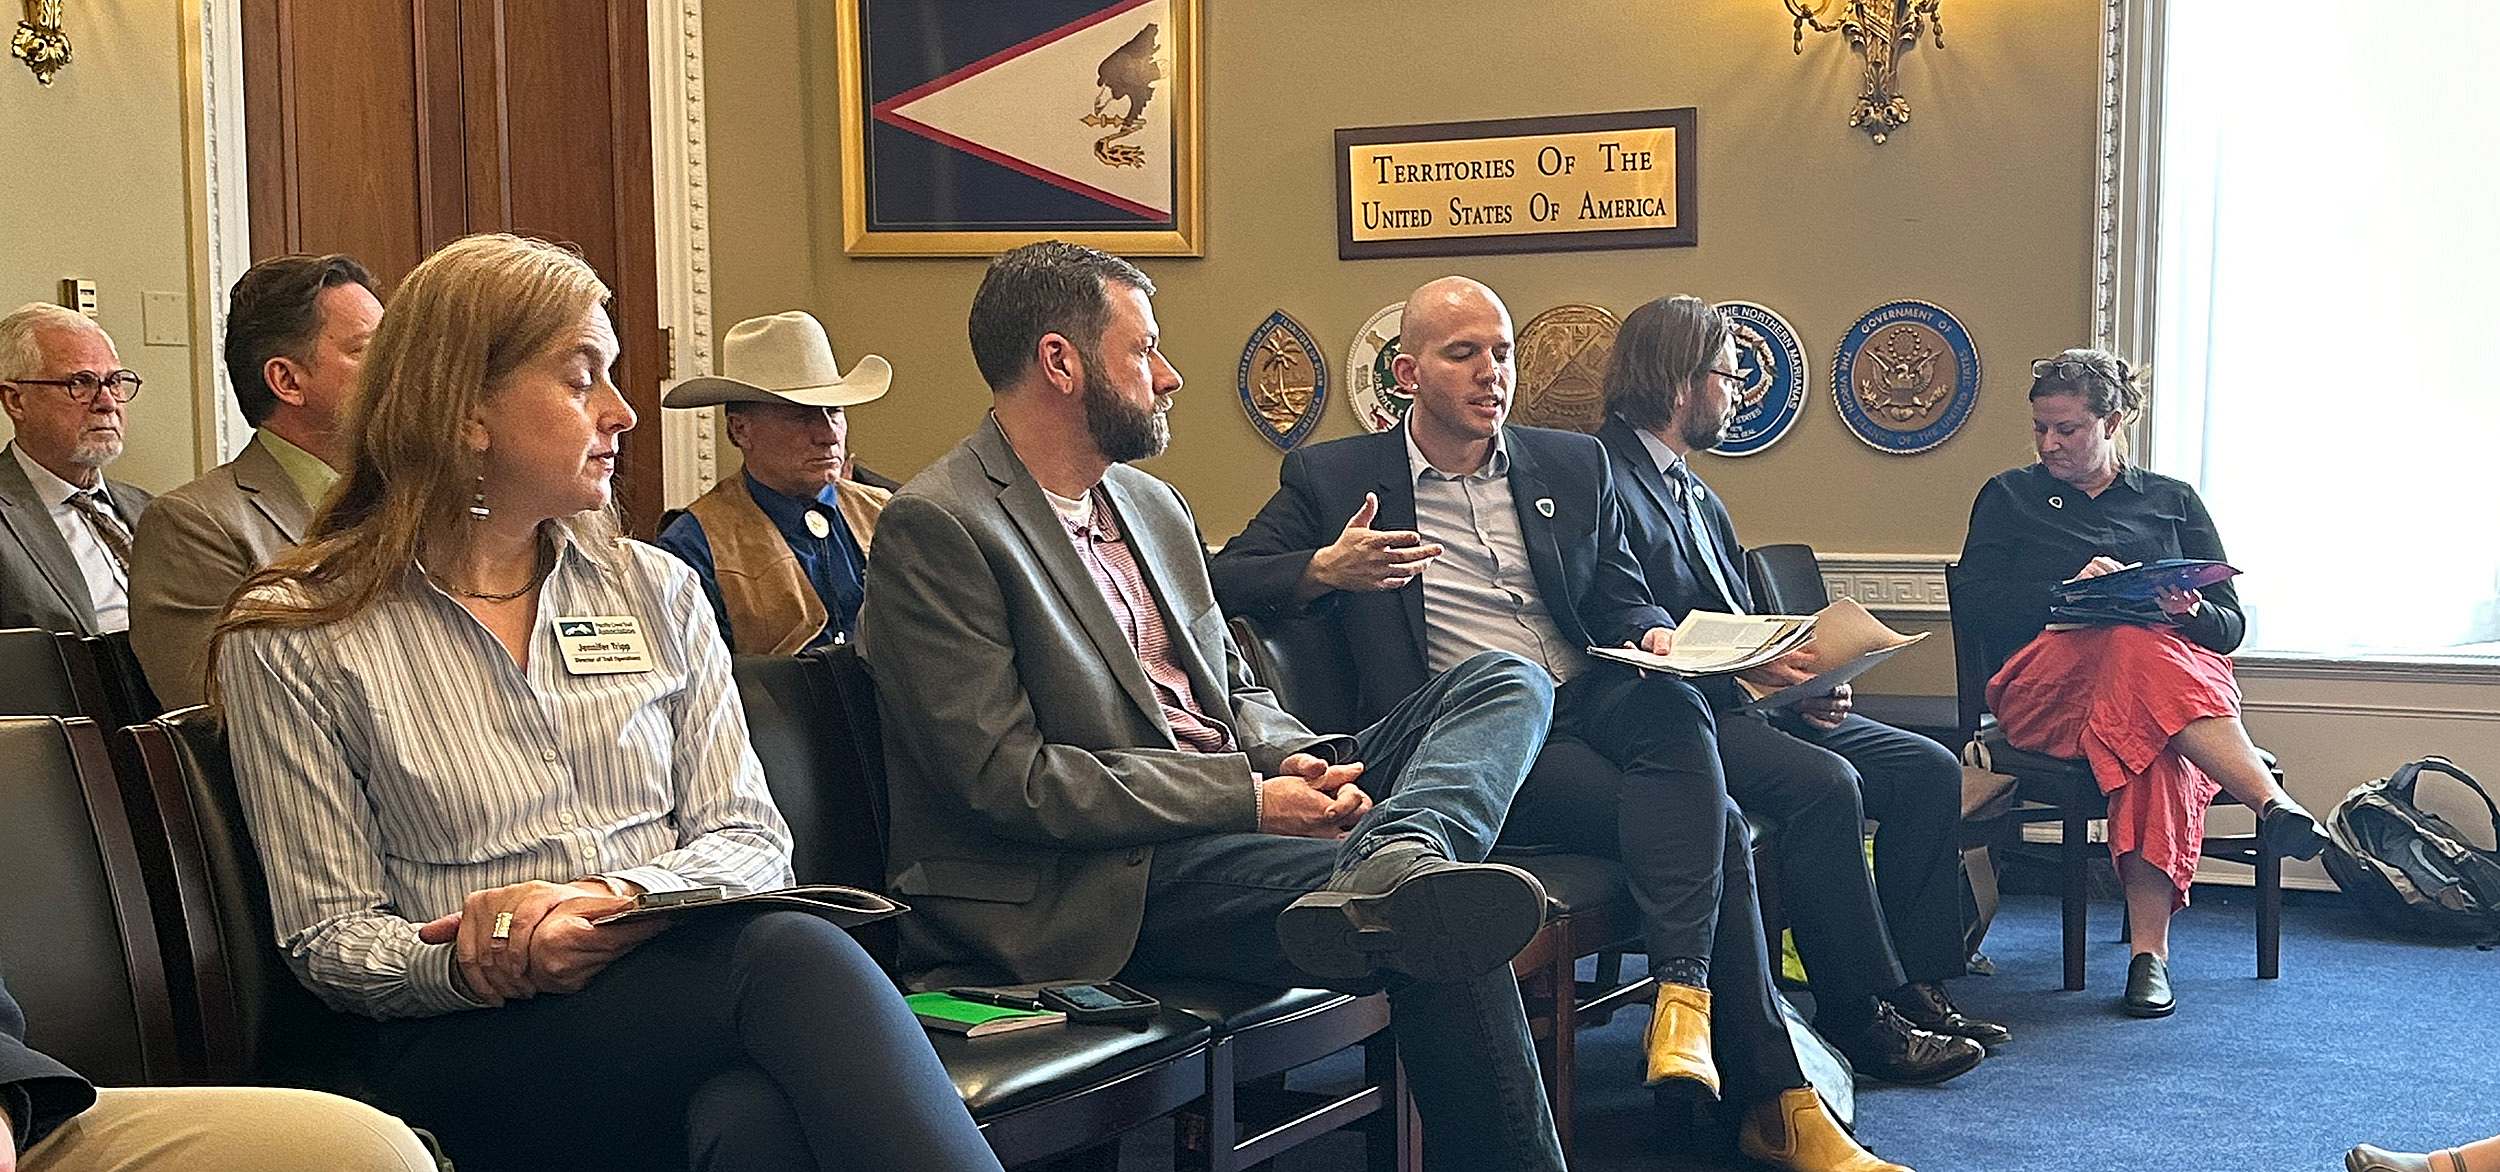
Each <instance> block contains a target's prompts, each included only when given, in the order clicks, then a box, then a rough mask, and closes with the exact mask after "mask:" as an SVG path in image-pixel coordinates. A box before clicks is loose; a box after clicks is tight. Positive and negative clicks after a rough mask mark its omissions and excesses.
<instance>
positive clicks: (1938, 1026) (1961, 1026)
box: [1884, 981, 2014, 1049]
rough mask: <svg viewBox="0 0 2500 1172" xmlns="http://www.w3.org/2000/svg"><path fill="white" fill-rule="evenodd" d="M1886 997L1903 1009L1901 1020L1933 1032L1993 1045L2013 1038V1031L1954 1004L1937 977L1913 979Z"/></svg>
mask: <svg viewBox="0 0 2500 1172" xmlns="http://www.w3.org/2000/svg"><path fill="white" fill-rule="evenodd" d="M1884 1000H1885V1002H1887V1003H1888V1004H1890V1005H1891V1006H1892V1007H1893V1008H1894V1009H1898V1010H1900V1011H1901V1018H1902V1020H1904V1021H1907V1022H1909V1023H1910V1024H1911V1025H1914V1026H1917V1027H1918V1028H1920V1029H1922V1030H1925V1031H1927V1032H1928V1033H1931V1034H1951V1035H1953V1036H1954V1037H1957V1038H1969V1039H1970V1040H1971V1041H1974V1042H1977V1043H1979V1044H1980V1045H1982V1046H1987V1047H1989V1048H1991V1049H1993V1048H1995V1047H1998V1046H2002V1045H2004V1044H2006V1043H2007V1042H2011V1041H2013V1040H2014V1031H2012V1030H2009V1029H2007V1028H2005V1027H2004V1026H2001V1025H1998V1024H1997V1023H1995V1022H1992V1021H1981V1020H1979V1019H1978V1018H1975V1017H1972V1016H1970V1015H1969V1014H1966V1013H1964V1012H1962V1011H1961V1010H1959V1009H1956V1008H1954V1007H1953V1002H1952V1000H1951V999H1950V998H1947V997H1946V996H1945V995H1944V986H1943V985H1940V984H1937V983H1936V982H1934V981H1912V982H1911V983H1909V984H1907V985H1903V986H1901V987H1900V988H1898V989H1895V990H1893V991H1892V992H1890V993H1886V994H1884Z"/></svg>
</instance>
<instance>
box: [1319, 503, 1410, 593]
mask: <svg viewBox="0 0 2500 1172" xmlns="http://www.w3.org/2000/svg"><path fill="white" fill-rule="evenodd" d="M1379 515H1380V496H1379V494H1377V493H1368V492H1367V493H1364V494H1363V504H1362V507H1360V508H1358V509H1356V510H1354V516H1352V517H1350V518H1348V519H1347V520H1346V523H1345V529H1344V530H1343V531H1342V532H1339V533H1338V534H1337V540H1335V541H1333V542H1330V543H1329V544H1328V545H1327V546H1325V547H1323V548H1322V549H1320V551H1319V552H1317V553H1314V554H1312V555H1311V564H1310V566H1309V567H1308V568H1306V569H1305V570H1304V571H1303V573H1302V582H1303V587H1304V590H1303V593H1304V594H1305V595H1306V597H1305V598H1304V601H1306V602H1307V601H1309V600H1310V599H1312V598H1317V597H1319V596H1320V595H1322V594H1325V593H1327V592H1328V591H1331V590H1348V591H1373V590H1395V589H1397V588H1399V587H1401V586H1404V585H1406V584H1407V583H1409V582H1412V581H1414V580H1415V576H1416V575H1418V574H1421V573H1423V572H1424V567H1426V566H1429V565H1431V564H1432V559H1434V558H1437V557H1439V556H1441V546H1440V545H1439V544H1438V543H1436V542H1430V541H1426V540H1424V538H1423V535H1422V534H1420V533H1417V532H1415V531H1414V530H1412V529H1386V530H1383V529H1374V528H1372V527H1371V524H1372V518H1374V517H1376V516H1379Z"/></svg>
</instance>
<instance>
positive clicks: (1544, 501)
mask: <svg viewBox="0 0 2500 1172" xmlns="http://www.w3.org/2000/svg"><path fill="white" fill-rule="evenodd" d="M1536 511H1537V512H1538V513H1540V514H1543V515H1544V517H1545V519H1546V520H1549V521H1550V520H1553V518H1554V498H1552V497H1550V496H1541V497H1538V498H1536Z"/></svg>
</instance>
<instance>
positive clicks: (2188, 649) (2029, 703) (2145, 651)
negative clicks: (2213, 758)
mask: <svg viewBox="0 0 2500 1172" xmlns="http://www.w3.org/2000/svg"><path fill="white" fill-rule="evenodd" d="M1988 709H1989V711H1991V712H1994V713H1996V716H1997V722H1998V723H1999V724H2001V725H2003V726H2004V728H2005V738H2006V740H2007V742H2008V743H2010V744H2012V745H2013V746H2014V747H2016V748H2019V749H2028V750H2030V751H2032V752H2035V753H2048V754H2052V755H2055V756H2059V757H2080V758H2082V759H2083V760H2085V761H2086V762H2089V763H2090V764H2091V766H2092V776H2093V779H2094V780H2095V781H2098V782H2099V783H2100V787H2101V792H2102V793H2103V794H2105V795H2107V796H2108V799H2109V853H2110V857H2111V858H2112V859H2113V860H2115V859H2117V858H2119V857H2120V856H2123V855H2128V854H2135V855H2138V856H2140V857H2142V858H2143V859H2144V861H2145V862H2148V863H2151V864H2153V865H2154V866H2156V867H2159V868H2161V870H2162V871H2163V872H2164V873H2165V874H2167V875H2169V876H2170V882H2171V884H2172V886H2173V887H2174V888H2175V889H2176V891H2177V895H2176V897H2175V898H2174V899H2173V900H2172V905H2171V906H2172V907H2174V908H2178V907H2185V906H2187V901H2188V899H2187V893H2188V885H2189V884H2190V883H2193V882H2194V881H2195V879H2196V861H2197V857H2198V849H2197V848H2198V846H2199V845H2200V844H2201V843H2202V842H2203V841H2204V838H2205V809H2206V807H2208V806H2210V805H2212V804H2213V800H2214V795H2215V794H2216V793H2219V792H2221V788H2222V787H2221V786H2219V785H2217V784H2216V783H2215V782H2214V780H2213V779H2212V778H2211V777H2208V776H2206V774H2205V772H2204V771H2203V770H2201V769H2198V768H2197V767H2196V766H2195V765H2193V764H2191V763H2189V761H2188V759H2187V758H2185V757H2182V756H2180V755H2179V753H2178V751H2177V750H2175V749H2172V748H2171V747H2170V738H2172V737H2174V736H2177V735H2178V733H2179V730H2180V729H2183V728H2186V727H2187V726H2188V725H2189V723H2191V722H2193V721H2198V720H2203V719H2205V718H2207V717H2215V716H2230V717H2237V716H2238V715H2239V714H2240V688H2239V683H2238V681H2236V680H2234V679H2233V678H2232V676H2231V661H2230V660H2229V659H2228V658H2226V657H2224V656H2222V655H2220V654H2217V653H2215V652H2213V651H2209V650H2207V649H2205V648H2203V647H2199V646H2197V645H2196V644H2194V643H2191V642H2188V641H2187V640H2186V639H2182V638H2180V637H2179V636H2178V635H2177V634H2175V633H2173V632H2170V631H2167V630H2159V629H2156V628H2152V627H2086V628H2082V629H2080V630H2072V631H2042V632H2041V633H2040V635H2039V637H2038V638H2035V639H2033V640H2032V641H2031V642H2030V643H2029V644H2027V645H2025V646H2024V647H2023V649H2022V650H2020V651H2017V652H2015V653H2014V657H2013V658H2012V659H2009V660H2006V661H2005V666H2004V667H2003V668H2001V669H1999V670H1998V672H1997V674H1996V677H1995V678H1993V679H1991V680H1989V681H1988Z"/></svg>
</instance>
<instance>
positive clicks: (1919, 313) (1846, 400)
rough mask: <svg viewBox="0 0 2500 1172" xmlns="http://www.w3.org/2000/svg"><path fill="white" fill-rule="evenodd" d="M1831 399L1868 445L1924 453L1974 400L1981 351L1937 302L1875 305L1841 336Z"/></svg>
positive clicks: (1958, 425)
mask: <svg viewBox="0 0 2500 1172" xmlns="http://www.w3.org/2000/svg"><path fill="white" fill-rule="evenodd" d="M1832 403H1833V405H1834V406H1836V407H1838V408H1839V409H1840V420H1841V422H1843V423H1846V424H1848V425H1849V430H1850V432H1851V433H1853V434H1855V435H1856V436H1857V437H1858V438H1859V439H1860V440H1863V441H1865V442H1866V445H1867V446H1868V447H1871V448H1875V449H1878V450H1880V451H1886V452H1892V453H1895V454H1898V455H1908V454H1910V453H1912V452H1924V451H1926V450H1927V449H1929V448H1932V447H1935V446H1936V445H1937V444H1940V443H1943V442H1944V441H1946V440H1947V439H1950V438H1952V436H1953V433H1954V432H1957V431H1960V430H1961V429H1962V424H1963V423H1965V422H1967V421H1968V420H1969V419H1970V413H1971V408H1973V407H1975V406H1977V405H1978V403H1979V349H1978V347H1976V346H1973V345H1972V344H1971V340H1970V331H1968V330H1965V329H1963V328H1962V323H1961V322H1959V321H1956V320H1954V317H1953V315H1952V314H1950V313H1946V312H1945V311H1944V310H1943V309H1942V308H1941V307H1939V306H1935V305H1930V304H1928V303H1927V302H1924V301H1895V302H1892V303H1890V304H1886V305H1879V306H1876V307H1875V308H1874V309H1870V310H1868V311H1867V312H1866V316H1864V317H1861V318H1859V319H1858V321H1857V324H1856V325H1853V326H1850V327H1849V332H1848V333H1846V334H1843V335H1841V338H1840V349H1839V352H1838V353H1836V354H1835V355H1833V357H1832Z"/></svg>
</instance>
